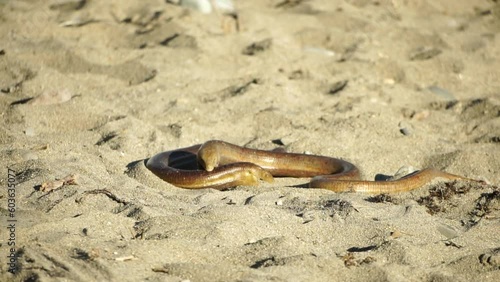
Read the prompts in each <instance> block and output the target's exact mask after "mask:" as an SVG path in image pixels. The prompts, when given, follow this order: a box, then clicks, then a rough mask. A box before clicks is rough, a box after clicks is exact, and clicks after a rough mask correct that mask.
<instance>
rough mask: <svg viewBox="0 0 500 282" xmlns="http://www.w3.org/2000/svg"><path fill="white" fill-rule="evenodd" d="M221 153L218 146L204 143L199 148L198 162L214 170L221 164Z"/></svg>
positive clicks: (207, 169) (207, 168)
mask: <svg viewBox="0 0 500 282" xmlns="http://www.w3.org/2000/svg"><path fill="white" fill-rule="evenodd" d="M219 162H220V154H219V152H218V150H217V148H215V147H213V146H205V144H204V145H202V146H201V148H200V149H199V150H198V163H199V164H200V165H201V166H202V167H203V168H205V170H206V171H212V170H214V168H216V167H217V166H219Z"/></svg>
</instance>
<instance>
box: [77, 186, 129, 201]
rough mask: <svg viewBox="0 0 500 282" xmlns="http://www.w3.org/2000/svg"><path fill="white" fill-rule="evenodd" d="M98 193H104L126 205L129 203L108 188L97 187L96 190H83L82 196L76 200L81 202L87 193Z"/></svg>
mask: <svg viewBox="0 0 500 282" xmlns="http://www.w3.org/2000/svg"><path fill="white" fill-rule="evenodd" d="M97 194H104V195H106V196H107V197H108V198H110V199H111V200H113V201H115V202H117V203H119V204H124V205H127V204H129V202H128V201H125V200H122V199H120V198H118V197H117V196H116V195H115V194H113V193H111V192H110V191H109V190H107V189H96V190H90V191H85V192H83V194H82V196H81V197H80V198H78V199H76V200H75V201H76V202H77V203H81V202H82V201H83V199H84V198H85V196H86V195H97Z"/></svg>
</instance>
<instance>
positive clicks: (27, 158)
mask: <svg viewBox="0 0 500 282" xmlns="http://www.w3.org/2000/svg"><path fill="white" fill-rule="evenodd" d="M22 158H23V160H25V161H31V160H38V155H37V154H36V153H34V152H27V153H24V154H23V156H22Z"/></svg>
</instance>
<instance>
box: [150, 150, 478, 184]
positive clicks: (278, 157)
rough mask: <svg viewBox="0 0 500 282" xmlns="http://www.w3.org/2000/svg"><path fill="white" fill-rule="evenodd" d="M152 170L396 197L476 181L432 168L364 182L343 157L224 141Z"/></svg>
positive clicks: (163, 159) (212, 180)
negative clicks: (298, 181)
mask: <svg viewBox="0 0 500 282" xmlns="http://www.w3.org/2000/svg"><path fill="white" fill-rule="evenodd" d="M146 167H147V168H148V169H149V170H151V171H152V172H153V173H154V174H156V175H157V176H158V177H160V178H161V179H163V180H165V181H167V182H169V183H171V184H173V185H175V186H177V187H182V188H190V189H201V188H215V189H226V188H230V187H235V186H239V185H257V184H258V183H259V181H260V180H263V181H266V182H272V181H273V176H277V177H312V179H311V181H310V182H309V184H308V186H309V187H310V188H323V189H328V190H332V191H335V192H367V193H391V192H404V191H410V190H413V189H416V188H419V187H421V186H423V185H425V184H427V183H428V182H430V181H432V180H433V179H434V178H443V179H446V180H456V179H459V180H471V179H468V178H465V177H462V176H458V175H454V174H450V173H446V172H443V171H439V170H436V169H431V168H427V169H424V170H421V171H419V172H416V173H413V174H410V175H407V176H405V177H403V178H401V179H398V180H393V181H364V180H360V174H359V170H358V168H357V167H356V166H355V165H353V164H351V163H349V162H347V161H344V160H341V159H336V158H331V157H325V156H317V155H307V154H295V153H286V152H280V151H264V150H255V149H249V148H244V147H240V146H237V145H234V144H230V143H227V142H224V141H218V140H211V141H207V142H205V143H204V144H199V145H194V146H191V147H187V148H181V149H176V150H172V151H167V152H163V153H160V154H157V155H155V156H153V157H151V158H150V159H149V160H148V161H147V163H146Z"/></svg>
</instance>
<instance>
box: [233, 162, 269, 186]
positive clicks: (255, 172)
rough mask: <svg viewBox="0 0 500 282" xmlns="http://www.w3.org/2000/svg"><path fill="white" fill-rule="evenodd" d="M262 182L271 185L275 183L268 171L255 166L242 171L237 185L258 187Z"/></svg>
mask: <svg viewBox="0 0 500 282" xmlns="http://www.w3.org/2000/svg"><path fill="white" fill-rule="evenodd" d="M252 165H253V164H252ZM260 180H263V181H265V182H268V183H271V182H273V181H274V178H273V176H272V175H271V173H269V172H268V171H267V170H265V169H263V168H261V167H260V166H257V165H255V166H254V167H251V168H247V169H245V170H242V171H240V173H239V174H238V176H237V180H236V183H235V184H236V185H249V186H253V185H258V184H259V181H260Z"/></svg>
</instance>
